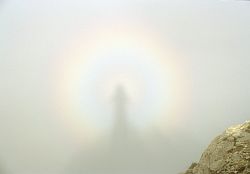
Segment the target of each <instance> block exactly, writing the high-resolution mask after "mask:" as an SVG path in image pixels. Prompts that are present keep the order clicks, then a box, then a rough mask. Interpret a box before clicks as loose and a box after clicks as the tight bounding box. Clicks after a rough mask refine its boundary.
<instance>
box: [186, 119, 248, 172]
mask: <svg viewBox="0 0 250 174" xmlns="http://www.w3.org/2000/svg"><path fill="white" fill-rule="evenodd" d="M218 173H219V174H236V173H237V174H250V121H248V122H245V123H244V124H241V125H237V126H233V127H230V128H228V129H227V130H226V131H225V132H224V133H223V134H222V135H219V136H218V137H216V138H215V139H214V140H213V141H212V143H211V144H210V145H209V146H208V148H207V149H206V150H205V152H204V153H203V154H202V156H201V159H200V161H199V163H193V164H192V165H191V166H190V168H189V169H188V170H187V171H186V172H185V174H218Z"/></svg>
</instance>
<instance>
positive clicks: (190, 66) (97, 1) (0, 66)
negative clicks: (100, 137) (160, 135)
mask: <svg viewBox="0 0 250 174" xmlns="http://www.w3.org/2000/svg"><path fill="white" fill-rule="evenodd" d="M249 19H250V2H247V1H233V0H232V1H220V0H209V1H200V0H189V1H185V0H177V1H173V0H172V1H168V0H165V1H163V0H162V1H161V0H156V1H153V0H146V1H142V0H135V1H133V0H126V1H125V0H124V1H114V0H108V1H105V0H103V1H102V0H94V1H80V0H79V1H76V0H71V1H66V0H62V1H56V0H43V1H34V0H22V1H18V0H3V1H2V2H0V72H1V73H0V120H1V121H0V141H1V143H0V159H1V160H0V161H2V166H5V168H6V169H7V170H10V171H11V172H14V173H15V172H16V173H21V172H25V173H26V172H31V173H32V172H34V171H46V170H48V171H46V172H54V171H59V170H61V169H62V166H63V165H65V164H67V162H68V161H69V158H70V157H71V155H72V153H73V152H75V151H76V149H77V148H79V141H82V140H81V139H85V137H84V136H82V137H81V136H80V135H75V134H74V133H72V132H74V131H72V130H71V129H73V128H72V126H68V127H67V126H65V123H64V121H62V120H64V118H61V115H60V114H61V113H60V112H58V108H57V107H58V106H57V105H55V104H54V102H53V101H52V100H53V99H54V98H55V96H54V91H53V89H54V86H55V85H57V84H55V82H54V78H53V77H54V75H53V74H52V73H53V72H54V71H53V70H54V67H58V66H61V65H63V64H64V62H63V61H64V59H63V58H62V59H60V56H61V55H62V53H63V52H64V50H68V48H70V47H71V46H72V45H74V44H75V43H74V41H76V40H77V38H78V36H79V35H82V34H83V33H88V32H90V31H91V30H92V28H93V26H99V25H104V26H105V25H106V24H107V23H108V24H113V23H114V22H115V21H119V22H122V21H126V22H128V23H129V22H130V21H131V23H136V22H141V23H143V24H144V26H143V27H145V30H150V31H153V33H157V35H158V36H160V37H161V39H162V40H164V41H165V42H166V43H168V45H171V48H174V50H175V51H176V52H178V53H179V54H180V55H182V56H180V57H178V58H177V59H178V62H182V65H184V66H185V71H186V74H185V77H187V79H186V80H187V81H188V84H189V88H188V90H189V94H190V98H189V102H190V103H189V105H188V106H189V107H188V108H187V110H186V111H185V114H183V120H185V121H184V122H183V123H182V125H181V126H180V127H179V130H174V131H173V132H171V133H169V134H170V135H169V136H171V137H170V139H171V138H174V139H185V137H186V136H187V135H186V134H188V136H190V140H194V142H193V143H192V142H187V144H185V143H184V144H182V145H179V146H180V148H182V149H186V151H188V152H190V153H189V156H188V157H185V156H184V155H182V154H178V155H177V157H176V158H178V159H176V166H174V168H173V169H171V170H170V171H175V172H176V173H177V172H181V171H182V170H183V169H184V168H185V167H187V166H188V164H189V163H191V162H192V161H195V160H198V158H199V155H200V154H201V152H202V150H203V149H204V148H205V147H206V145H207V144H208V143H209V142H210V141H211V139H212V138H213V137H214V136H215V135H217V134H218V133H220V132H221V131H223V130H224V129H225V128H226V127H228V126H230V125H232V124H238V123H242V122H244V121H245V120H249V118H250V110H249V103H250V80H249V79H250V51H249V45H250V20H249ZM152 37H154V36H152ZM163 47H164V45H163ZM166 49H168V48H166ZM55 62H56V63H58V64H59V65H56V66H55ZM145 109H146V108H145ZM187 118H188V119H187ZM164 121H166V122H169V121H170V120H164ZM66 122H67V120H66ZM168 124H169V123H168ZM184 132H185V134H183V133H184ZM79 134H80V133H79ZM85 134H86V133H85V132H84V134H83V135H85ZM181 135H183V137H182V136H181ZM79 139H80V140H79ZM48 156H49V158H48Z"/></svg>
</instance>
